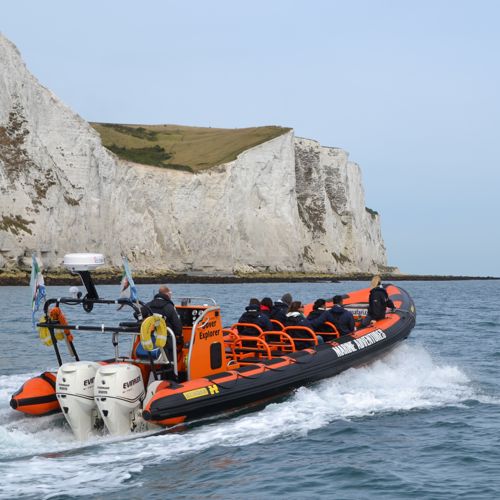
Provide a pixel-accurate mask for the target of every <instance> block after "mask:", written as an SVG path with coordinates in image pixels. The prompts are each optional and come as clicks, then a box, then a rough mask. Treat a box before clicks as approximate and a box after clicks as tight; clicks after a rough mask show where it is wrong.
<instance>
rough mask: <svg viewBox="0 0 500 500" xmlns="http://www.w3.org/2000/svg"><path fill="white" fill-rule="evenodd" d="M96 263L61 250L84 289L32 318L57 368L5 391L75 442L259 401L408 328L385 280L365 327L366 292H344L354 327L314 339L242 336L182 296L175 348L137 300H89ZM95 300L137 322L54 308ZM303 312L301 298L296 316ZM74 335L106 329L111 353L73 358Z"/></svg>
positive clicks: (283, 332)
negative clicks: (78, 320) (75, 317)
mask: <svg viewBox="0 0 500 500" xmlns="http://www.w3.org/2000/svg"><path fill="white" fill-rule="evenodd" d="M101 263H103V257H102V256H101V255H100V254H70V255H67V256H65V265H66V266H67V267H68V268H69V269H70V270H71V271H72V272H73V273H75V274H79V275H80V277H81V279H82V282H83V285H84V286H85V288H86V291H87V293H86V295H85V296H83V297H82V296H81V294H80V296H78V297H59V298H54V299H49V300H47V301H46V302H45V305H44V315H43V316H42V318H41V319H40V320H39V322H38V323H37V328H38V330H39V334H40V338H41V339H42V342H43V343H44V344H45V345H49V346H52V347H53V348H54V351H55V354H56V357H57V360H58V363H59V369H58V370H57V372H56V373H52V372H45V373H42V374H41V375H39V376H38V377H34V378H32V379H30V380H28V381H27V382H25V384H24V385H23V386H22V387H21V388H20V389H19V390H18V391H17V392H16V393H15V394H13V396H12V398H11V407H12V408H13V409H15V410H18V411H21V412H24V413H27V414H31V415H47V414H50V413H54V412H57V411H62V412H63V414H64V417H65V418H66V420H67V422H68V424H69V425H70V427H71V429H72V431H73V433H74V435H75V436H76V438H77V439H80V440H85V439H87V438H88V437H89V436H91V435H93V434H96V433H103V432H109V433H110V434H112V435H123V434H127V433H130V432H136V431H145V430H151V429H161V428H164V427H170V426H173V425H176V424H179V423H182V422H186V421H189V420H192V419H195V418H200V417H204V416H208V415H212V414H215V413H217V412H221V411H224V410H229V409H235V408H240V407H243V406H245V405H247V404H248V403H256V402H260V401H264V400H266V401H267V400H269V399H270V398H272V397H273V396H278V395H281V394H283V393H286V392H287V391H290V390H291V389H293V388H295V387H298V386H301V385H305V384H309V383H311V382H314V381H317V380H320V379H323V378H325V377H331V376H333V375H336V374H338V373H340V372H342V371H343V370H346V369H348V368H350V367H353V366H356V365H359V364H362V363H366V362H367V361H369V360H371V359H372V358H374V357H377V356H380V355H381V354H382V353H384V352H385V351H387V350H389V349H391V348H392V347H393V346H394V345H396V344H397V343H398V342H400V341H401V340H403V339H405V338H406V337H407V336H408V335H409V334H410V332H411V330H412V328H413V326H414V325H415V318H416V311H415V305H414V303H413V301H412V299H411V298H410V296H409V295H408V293H407V292H406V291H405V290H403V289H402V288H400V287H397V286H395V285H387V286H386V290H387V293H388V295H389V298H390V299H391V300H392V302H393V303H394V306H395V308H394V309H393V310H392V311H390V312H387V314H386V317H385V318H384V319H381V320H378V321H376V322H372V324H370V325H369V326H367V327H362V326H361V325H362V324H364V322H363V320H364V318H365V317H366V315H367V308H368V296H369V292H370V289H368V288H367V289H363V290H358V291H355V292H352V293H348V294H346V295H344V307H345V308H346V309H349V310H351V312H352V313H353V315H354V317H355V320H356V324H357V329H356V331H355V332H353V333H351V334H348V335H343V336H340V335H339V333H338V331H337V330H336V328H335V326H334V325H330V330H331V331H330V332H326V333H325V332H322V333H321V335H322V337H323V338H324V340H325V342H324V343H323V344H320V343H318V338H317V336H316V333H315V332H313V331H312V330H309V329H307V328H304V327H288V328H282V327H281V326H280V325H277V326H276V330H275V331H272V332H269V331H267V332H262V331H261V330H259V328H258V327H257V326H255V325H254V326H253V328H254V331H252V335H246V336H242V335H240V334H239V333H238V328H237V327H238V324H235V325H232V326H231V327H230V328H223V326H222V318H221V311H220V307H219V305H217V304H216V303H215V301H214V300H212V299H209V298H192V297H191V298H190V297H187V298H183V299H181V300H180V304H179V305H176V309H177V312H178V314H179V316H180V318H181V321H182V325H183V341H184V342H183V344H182V345H179V344H178V343H176V340H175V336H174V334H173V332H172V330H171V329H170V328H168V327H167V325H166V324H165V320H164V319H163V318H162V317H161V316H159V315H150V316H148V317H146V318H143V317H142V314H144V311H145V309H144V308H145V307H146V309H147V306H146V305H145V304H144V303H142V302H140V301H138V300H132V299H131V298H121V299H117V300H109V299H103V298H100V297H99V295H98V293H97V290H96V288H95V286H94V283H93V281H92V277H91V272H90V271H92V270H93V269H95V268H96V267H97V266H98V265H100V264H101ZM96 304H108V305H113V304H115V305H116V304H119V306H120V307H127V308H129V309H130V313H132V314H133V315H134V316H135V318H137V319H134V320H133V321H130V320H129V321H123V322H120V323H119V324H118V325H105V324H94V325H92V324H85V325H82V324H72V323H71V321H68V320H67V319H66V317H65V315H64V314H63V312H62V308H63V307H64V308H65V311H68V310H69V309H70V308H71V307H78V306H80V307H83V309H84V310H85V311H86V312H89V313H90V312H91V311H92V310H93V308H94V305H96ZM308 309H309V310H310V309H311V305H308V306H306V313H307V312H308ZM146 312H147V311H146ZM67 314H68V318H69V314H70V313H69V312H67ZM132 314H130V318H132ZM240 326H241V325H240ZM243 326H244V325H243ZM247 326H249V325H247ZM247 331H248V329H247ZM80 332H95V333H98V334H109V335H110V337H111V341H112V344H113V346H114V357H113V358H112V359H108V360H103V361H83V360H80V359H79V357H78V354H77V351H76V348H75V345H74V338H73V336H74V335H75V336H76V335H78V336H83V333H80ZM124 338H128V339H129V340H131V342H129V345H130V346H131V347H130V348H129V352H128V353H127V354H126V355H122V354H121V353H120V341H123V340H124ZM61 344H66V346H67V350H68V352H69V355H70V356H71V357H72V358H73V359H72V360H71V361H69V362H63V359H62V354H61V349H60V345H61ZM178 345H179V348H178ZM304 345H305V346H306V347H305V348H300V347H303V346H304ZM299 346H300V347H299Z"/></svg>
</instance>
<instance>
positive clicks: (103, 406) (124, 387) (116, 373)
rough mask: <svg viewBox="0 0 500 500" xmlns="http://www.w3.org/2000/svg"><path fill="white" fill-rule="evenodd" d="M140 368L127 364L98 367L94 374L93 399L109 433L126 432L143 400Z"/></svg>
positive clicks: (129, 428)
mask: <svg viewBox="0 0 500 500" xmlns="http://www.w3.org/2000/svg"><path fill="white" fill-rule="evenodd" d="M144 392H145V391H144V382H143V380H142V374H141V370H140V369H139V367H137V366H135V365H132V364H129V363H113V364H110V365H105V366H101V367H100V368H99V370H98V371H97V373H96V384H95V388H94V394H95V401H96V403H97V407H98V408H99V412H100V414H101V416H102V419H103V420H104V425H105V426H106V427H107V429H108V431H109V432H110V434H112V435H114V436H117V435H122V434H128V433H129V432H130V431H131V430H132V428H133V426H134V419H135V416H136V413H138V410H140V408H141V403H142V400H143V399H144Z"/></svg>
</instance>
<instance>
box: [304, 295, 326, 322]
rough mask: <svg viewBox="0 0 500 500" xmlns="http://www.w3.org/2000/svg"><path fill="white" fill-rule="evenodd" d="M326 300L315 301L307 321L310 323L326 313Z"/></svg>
mask: <svg viewBox="0 0 500 500" xmlns="http://www.w3.org/2000/svg"><path fill="white" fill-rule="evenodd" d="M325 306H326V300H325V299H317V300H315V301H314V304H313V308H312V311H311V312H310V313H309V314H308V316H307V319H308V320H309V321H312V320H313V319H316V318H319V317H320V316H321V315H322V314H323V313H324V312H325V311H326V307H325Z"/></svg>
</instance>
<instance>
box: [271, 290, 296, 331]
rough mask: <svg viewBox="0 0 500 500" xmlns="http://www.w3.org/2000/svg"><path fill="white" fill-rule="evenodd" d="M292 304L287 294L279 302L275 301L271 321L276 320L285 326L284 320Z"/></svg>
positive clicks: (290, 297)
mask: <svg viewBox="0 0 500 500" xmlns="http://www.w3.org/2000/svg"><path fill="white" fill-rule="evenodd" d="M291 304H292V296H291V295H290V294H289V293H285V294H284V295H283V296H282V297H281V300H277V301H276V302H275V303H274V305H273V308H272V310H271V319H276V320H278V321H279V322H281V323H282V324H285V318H286V315H287V313H288V309H289V307H290V305H291Z"/></svg>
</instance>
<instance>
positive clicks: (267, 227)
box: [0, 35, 386, 273]
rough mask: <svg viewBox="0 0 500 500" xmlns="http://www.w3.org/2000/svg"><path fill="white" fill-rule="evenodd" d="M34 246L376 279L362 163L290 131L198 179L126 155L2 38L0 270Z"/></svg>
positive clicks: (222, 268)
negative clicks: (36, 75)
mask: <svg viewBox="0 0 500 500" xmlns="http://www.w3.org/2000/svg"><path fill="white" fill-rule="evenodd" d="M32 251H39V252H41V258H42V262H43V265H44V267H46V268H53V269H54V268H59V266H60V264H61V262H62V257H63V256H64V254H65V253H68V252H77V251H78V252H81V251H97V252H102V253H104V254H105V255H106V257H107V262H108V264H109V265H113V266H119V265H120V262H121V259H120V255H121V254H126V255H127V256H128V257H129V259H130V261H131V264H132V267H133V269H135V270H142V271H178V272H190V271H201V272H207V273H216V272H221V273H232V272H235V271H305V272H358V271H360V272H375V271H377V270H378V268H379V267H380V266H385V265H386V255H385V247H384V244H383V241H382V236H381V233H380V224H379V218H378V216H377V215H371V214H370V213H368V212H367V211H366V210H365V205H364V193H363V186H362V182H361V172H360V169H359V167H358V166H357V165H356V164H354V163H351V162H348V161H347V154H346V153H345V152H343V151H342V150H339V149H336V148H324V147H321V146H320V145H319V144H318V143H316V142H314V141H311V140H307V139H299V138H294V135H293V132H289V133H286V134H284V135H282V136H280V137H277V138H275V139H273V140H271V141H269V142H266V143H264V144H261V145H259V146H256V147H254V148H252V149H249V150H247V151H245V152H243V153H242V154H240V155H239V156H238V158H237V159H236V160H235V161H232V162H230V163H227V164H224V165H220V166H218V167H214V168H212V169H210V170H208V171H204V172H202V173H199V174H191V173H188V172H181V171H173V170H166V169H162V168H157V167H150V166H143V165H136V164H133V163H128V162H124V161H121V160H118V159H117V158H116V157H115V155H113V154H112V153H110V152H109V151H108V150H106V149H105V148H104V147H103V146H102V144H101V141H100V138H99V136H98V134H97V133H96V132H95V131H94V130H93V129H92V128H91V127H90V126H89V125H88V123H87V122H85V121H84V120H83V119H82V118H80V117H79V116H78V115H76V114H75V113H73V112H72V111H71V110H70V109H69V108H67V107H66V106H65V105H63V104H62V103H61V102H60V101H59V100H58V99H57V98H56V97H55V96H54V95H53V94H52V93H51V92H50V91H49V90H47V89H46V88H44V87H43V86H41V85H40V84H39V82H38V81H37V80H36V79H35V78H34V77H33V76H32V75H31V74H30V73H29V72H28V70H27V69H26V67H25V65H24V63H23V62H22V60H21V57H20V55H19V53H18V51H17V49H16V48H15V47H14V46H13V45H12V44H11V43H10V42H9V41H8V40H6V39H5V38H4V37H2V35H0V269H10V268H18V267H24V266H26V265H28V264H29V262H30V256H31V252H32Z"/></svg>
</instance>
